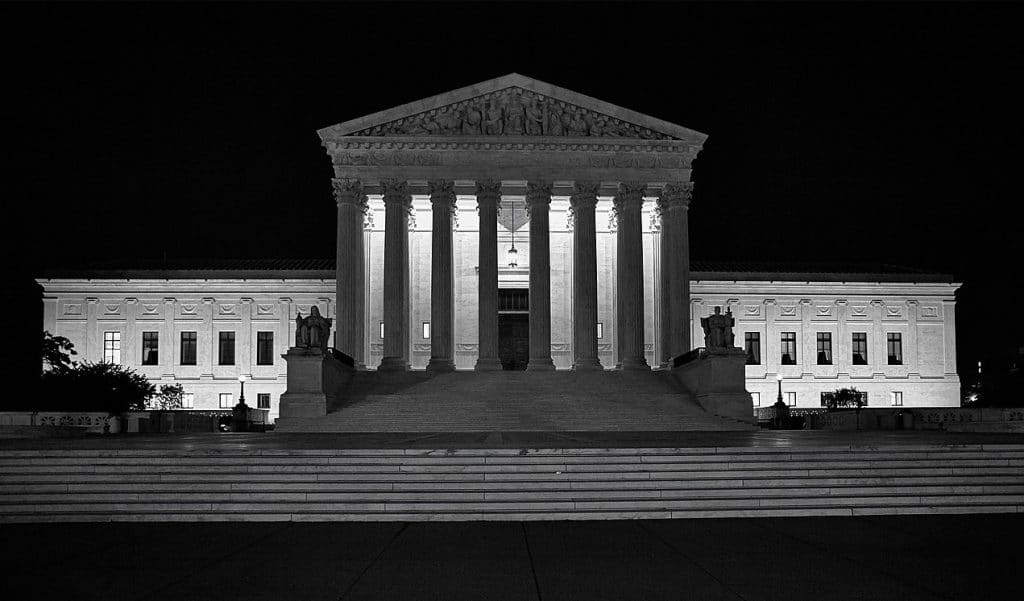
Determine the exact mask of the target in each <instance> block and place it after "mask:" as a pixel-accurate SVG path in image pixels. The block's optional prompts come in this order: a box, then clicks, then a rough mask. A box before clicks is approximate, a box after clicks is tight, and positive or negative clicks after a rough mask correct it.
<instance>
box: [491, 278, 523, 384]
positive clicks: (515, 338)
mask: <svg viewBox="0 0 1024 601" xmlns="http://www.w3.org/2000/svg"><path fill="white" fill-rule="evenodd" d="M529 303H530V293H529V290H527V289H520V288H508V289H502V290H499V291H498V358H499V359H501V367H502V369H507V370H515V371H521V370H524V369H526V363H527V362H528V361H529V360H530V305H529Z"/></svg>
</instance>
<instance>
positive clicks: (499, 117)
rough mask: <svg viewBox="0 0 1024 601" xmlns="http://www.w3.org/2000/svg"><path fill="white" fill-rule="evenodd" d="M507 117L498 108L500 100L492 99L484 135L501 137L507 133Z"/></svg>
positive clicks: (485, 120) (485, 122) (486, 115)
mask: <svg viewBox="0 0 1024 601" xmlns="http://www.w3.org/2000/svg"><path fill="white" fill-rule="evenodd" d="M504 125H505V115H504V113H503V112H502V110H501V107H500V106H498V99H497V98H491V105H490V106H489V107H487V112H486V114H485V119H484V133H485V134H487V135H488V136H500V135H501V134H502V132H504V131H505V127H504Z"/></svg>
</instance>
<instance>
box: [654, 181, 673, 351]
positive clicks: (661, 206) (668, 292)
mask: <svg viewBox="0 0 1024 601" xmlns="http://www.w3.org/2000/svg"><path fill="white" fill-rule="evenodd" d="M670 202H671V196H670V195H669V194H668V190H667V189H665V190H662V191H661V194H660V195H659V196H658V202H657V208H656V211H657V213H658V221H659V228H660V231H659V234H658V238H659V244H658V246H659V253H658V254H659V271H658V286H659V289H660V294H659V302H658V317H659V319H658V321H659V322H660V324H659V328H658V346H659V348H658V363H660V364H661V367H663V368H664V367H668V366H669V362H670V361H671V360H672V357H673V355H672V349H673V347H674V346H676V345H674V344H672V301H673V299H672V280H673V274H674V272H673V264H674V261H673V259H674V257H673V255H672V251H673V248H672V243H673V240H672V223H671V222H670V221H669V203H670Z"/></svg>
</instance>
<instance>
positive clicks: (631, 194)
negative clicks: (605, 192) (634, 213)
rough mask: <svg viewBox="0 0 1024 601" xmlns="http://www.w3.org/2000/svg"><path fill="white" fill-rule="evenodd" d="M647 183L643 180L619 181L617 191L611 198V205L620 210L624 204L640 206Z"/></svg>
mask: <svg viewBox="0 0 1024 601" xmlns="http://www.w3.org/2000/svg"><path fill="white" fill-rule="evenodd" d="M646 191H647V185H646V184H644V183H643V182H620V183H619V191H618V192H617V193H616V194H615V197H614V198H612V206H613V207H614V208H615V210H616V211H620V210H621V209H622V208H623V207H625V206H626V205H634V204H635V205H636V206H637V207H639V206H641V205H642V204H643V202H644V192H646Z"/></svg>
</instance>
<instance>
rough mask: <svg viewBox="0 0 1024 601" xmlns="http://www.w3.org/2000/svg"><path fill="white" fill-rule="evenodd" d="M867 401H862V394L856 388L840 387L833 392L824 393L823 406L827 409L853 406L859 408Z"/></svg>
mask: <svg viewBox="0 0 1024 601" xmlns="http://www.w3.org/2000/svg"><path fill="white" fill-rule="evenodd" d="M866 404H867V403H865V402H864V395H862V394H861V393H860V392H857V389H856V388H840V389H839V390H836V391H834V392H826V393H825V406H826V407H828V408H829V409H840V408H846V407H853V408H854V409H860V408H861V407H863V406H864V405H866Z"/></svg>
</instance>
